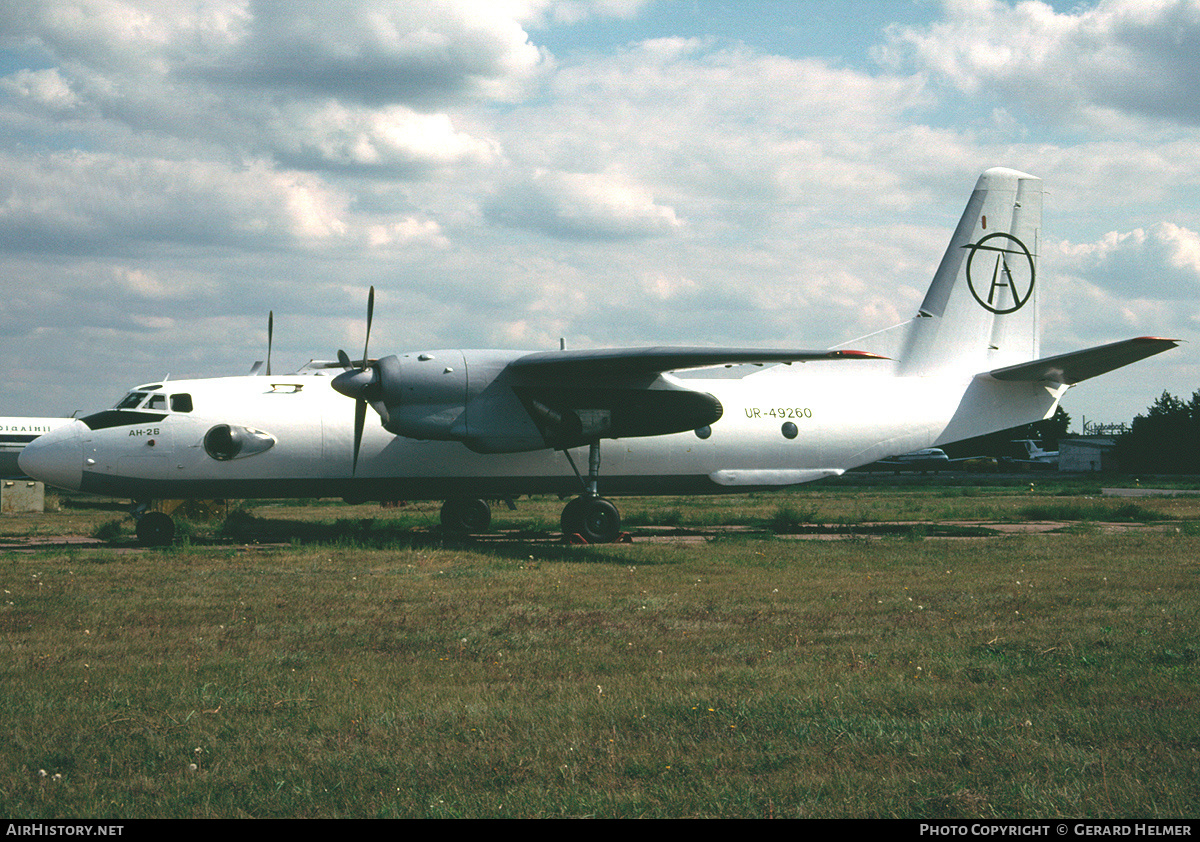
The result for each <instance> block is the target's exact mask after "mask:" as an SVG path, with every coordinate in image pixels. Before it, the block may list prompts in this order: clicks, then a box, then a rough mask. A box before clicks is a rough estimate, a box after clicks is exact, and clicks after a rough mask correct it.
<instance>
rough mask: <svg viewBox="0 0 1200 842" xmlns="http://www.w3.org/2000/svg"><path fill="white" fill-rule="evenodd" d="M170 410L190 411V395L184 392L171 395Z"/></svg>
mask: <svg viewBox="0 0 1200 842" xmlns="http://www.w3.org/2000/svg"><path fill="white" fill-rule="evenodd" d="M171 411H172V412H191V411H192V396H191V395H189V394H187V393H186V392H184V393H181V394H178V395H171Z"/></svg>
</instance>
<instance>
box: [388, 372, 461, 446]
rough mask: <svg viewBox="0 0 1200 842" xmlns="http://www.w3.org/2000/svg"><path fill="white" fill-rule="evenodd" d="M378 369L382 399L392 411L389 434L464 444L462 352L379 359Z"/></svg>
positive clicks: (389, 411)
mask: <svg viewBox="0 0 1200 842" xmlns="http://www.w3.org/2000/svg"><path fill="white" fill-rule="evenodd" d="M376 369H377V371H378V374H379V384H380V388H379V398H378V400H379V401H380V402H381V403H382V404H383V406H384V407H385V408H386V410H387V414H386V415H385V416H384V418H383V426H384V429H386V430H387V431H388V432H389V433H393V434H395V435H398V436H407V437H408V438H413V439H435V440H439V441H458V440H461V439H462V435H461V434H459V433H456V432H455V429H454V428H455V425H456V423H458V422H459V421H460V420H461V418H462V416H463V414H464V412H465V411H466V406H467V398H468V395H467V363H466V360H465V359H464V358H463V353H462V351H428V352H424V353H420V354H405V355H403V356H399V357H398V356H394V355H393V356H390V357H384V358H383V359H381V360H379V361H378V362H377V363H376ZM381 415H383V413H381Z"/></svg>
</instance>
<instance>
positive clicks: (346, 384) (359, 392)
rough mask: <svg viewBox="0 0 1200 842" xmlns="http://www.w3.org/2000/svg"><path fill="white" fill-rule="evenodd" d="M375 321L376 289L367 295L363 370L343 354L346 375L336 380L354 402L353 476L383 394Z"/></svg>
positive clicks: (340, 388) (334, 383) (338, 387)
mask: <svg viewBox="0 0 1200 842" xmlns="http://www.w3.org/2000/svg"><path fill="white" fill-rule="evenodd" d="M374 317H375V287H373V286H372V287H371V291H370V292H369V293H368V294H367V337H366V339H365V340H364V341H363V355H362V360H361V362H360V367H359V368H355V367H354V364H353V363H352V362H351V361H350V356H349V355H348V354H347V353H346V352H345V351H341V350H339V351H338V352H337V356H338V362H340V363H341V364H342V368H344V369H345V371H344V372H342V373H341V374H339V375H338V376H337V377H335V378H333V383H332V386H333V388H334V389H335V390H336V391H337V392H340V393H341V394H343V395H345V396H346V397H348V398H354V461H353V463H352V464H351V468H350V472H351V473H354V472H355V471H356V470H358V451H359V448H360V447H361V446H362V435H363V426H364V425H365V424H366V420H367V403H368V402H369V401H372V400H374V399H375V398H376V397H377V396H378V392H379V373H378V372H377V371H376V369H375V366H374V365H373V363H372V361H371V359H370V357H368V356H367V349H368V348H369V347H370V342H371V321H372V320H373V319H374Z"/></svg>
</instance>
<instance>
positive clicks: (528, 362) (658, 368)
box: [509, 347, 886, 377]
mask: <svg viewBox="0 0 1200 842" xmlns="http://www.w3.org/2000/svg"><path fill="white" fill-rule="evenodd" d="M882 359H886V357H882V356H879V355H878V354H871V353H868V352H866V351H845V350H843V351H824V350H822V351H806V350H798V349H780V348H692V347H656V348H601V349H598V350H591V351H539V352H536V353H532V354H526V355H525V356H523V357H518V358H517V359H515V360H513V361H512V362H511V363H510V364H509V368H510V369H511V370H513V371H517V372H521V373H523V374H524V373H529V374H534V373H537V374H548V375H553V376H557V377H561V376H564V375H570V376H575V375H578V376H589V377H595V376H601V377H605V376H607V377H613V376H616V377H632V376H641V375H646V374H662V373H664V372H668V371H679V370H681V369H688V368H704V367H707V366H717V365H745V364H766V363H793V362H815V361H818V360H882Z"/></svg>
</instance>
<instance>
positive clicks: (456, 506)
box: [441, 497, 492, 535]
mask: <svg viewBox="0 0 1200 842" xmlns="http://www.w3.org/2000/svg"><path fill="white" fill-rule="evenodd" d="M441 517H442V526H443V527H444V528H445V529H446V530H447V531H449V532H458V533H461V534H464V535H470V534H472V533H475V532H487V528H488V527H489V526H491V525H492V507H491V506H489V505H488V503H487V500H477V499H471V498H468V497H460V498H456V499H452V500H447V501H446V502H445V503H444V504H442V516H441Z"/></svg>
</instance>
